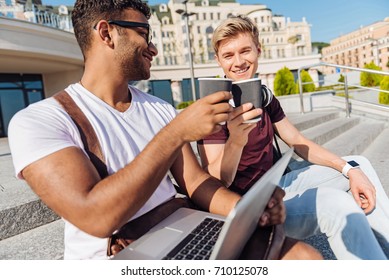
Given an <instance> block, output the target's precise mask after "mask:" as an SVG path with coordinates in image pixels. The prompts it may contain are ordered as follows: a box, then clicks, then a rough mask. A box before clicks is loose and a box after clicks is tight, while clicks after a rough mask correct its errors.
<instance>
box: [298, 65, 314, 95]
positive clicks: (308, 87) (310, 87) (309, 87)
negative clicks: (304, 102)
mask: <svg viewBox="0 0 389 280" xmlns="http://www.w3.org/2000/svg"><path fill="white" fill-rule="evenodd" d="M300 75H301V82H302V83H303V92H312V91H315V90H316V86H315V84H314V83H313V80H312V77H311V75H309V73H308V72H307V71H305V70H302V71H301V73H300ZM306 83H308V84H306ZM296 92H300V90H299V85H298V83H296Z"/></svg>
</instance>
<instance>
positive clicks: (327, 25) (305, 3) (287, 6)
mask: <svg viewBox="0 0 389 280" xmlns="http://www.w3.org/2000/svg"><path fill="white" fill-rule="evenodd" d="M42 2H43V4H46V5H54V6H57V5H61V4H64V5H73V4H74V2H75V0H42ZM167 2H168V0H149V4H150V5H154V4H158V3H167ZM237 2H239V3H241V4H264V5H266V6H267V7H268V8H269V9H271V10H272V11H273V14H281V15H283V16H285V17H290V19H291V21H297V22H298V21H302V18H303V17H305V18H306V20H307V22H308V23H309V24H310V25H311V41H312V42H327V43H329V42H330V41H331V40H332V39H335V38H337V37H339V36H341V35H344V34H347V33H350V32H352V31H354V30H357V29H358V28H360V27H361V26H367V25H370V24H372V23H375V22H377V21H381V20H383V19H384V18H385V17H389V0H324V1H319V0H237Z"/></svg>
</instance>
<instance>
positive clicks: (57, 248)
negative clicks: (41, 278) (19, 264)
mask: <svg viewBox="0 0 389 280" xmlns="http://www.w3.org/2000/svg"><path fill="white" fill-rule="evenodd" d="M63 240H64V222H63V221H62V220H58V221H55V222H51V223H48V224H45V225H43V226H40V227H37V228H35V229H32V230H29V231H27V232H24V233H21V234H18V235H16V236H13V237H10V238H7V239H5V240H1V241H0V260H59V259H63V249H64V243H63V242H64V241H63Z"/></svg>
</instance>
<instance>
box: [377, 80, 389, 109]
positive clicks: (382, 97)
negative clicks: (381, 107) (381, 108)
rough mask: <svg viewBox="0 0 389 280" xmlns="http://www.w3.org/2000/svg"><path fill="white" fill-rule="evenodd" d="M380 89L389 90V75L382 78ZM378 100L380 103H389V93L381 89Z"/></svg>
mask: <svg viewBox="0 0 389 280" xmlns="http://www.w3.org/2000/svg"><path fill="white" fill-rule="evenodd" d="M380 89H381V90H387V91H389V76H385V77H384V78H383V79H382V80H381V83H380ZM378 102H379V103H380V104H385V105H389V93H387V92H383V91H380V93H379V95H378Z"/></svg>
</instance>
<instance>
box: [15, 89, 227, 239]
mask: <svg viewBox="0 0 389 280" xmlns="http://www.w3.org/2000/svg"><path fill="white" fill-rule="evenodd" d="M229 98H230V94H229V93H227V92H219V93H217V94H214V95H211V96H209V97H207V98H204V99H202V100H199V101H198V102H196V103H195V104H192V105H191V106H190V107H189V108H187V109H185V110H184V111H183V112H182V113H180V114H179V115H178V116H177V117H176V118H175V119H174V120H173V121H172V122H171V123H170V124H168V125H167V126H166V127H165V128H163V129H161V131H160V132H159V133H158V134H157V135H156V136H155V137H154V138H153V140H152V141H151V142H150V143H149V144H148V145H147V146H146V147H145V149H144V150H143V151H142V152H141V153H140V154H139V155H138V156H137V157H136V158H135V159H134V160H133V161H132V162H131V163H129V164H128V165H126V166H125V167H124V168H122V169H121V170H119V171H118V172H116V173H115V174H112V175H110V176H108V177H107V178H105V179H103V180H101V179H100V178H99V175H98V174H97V171H96V170H95V168H94V167H93V165H92V163H91V162H90V160H89V159H88V158H87V157H86V156H85V155H84V153H83V152H82V151H81V150H80V149H78V148H75V147H71V148H65V149H62V150H59V151H58V152H55V153H53V154H51V155H49V156H46V157H44V158H42V159H39V160H37V161H35V162H34V163H32V164H30V165H28V166H27V167H25V168H24V169H23V171H22V173H23V177H24V178H25V179H26V181H27V183H28V184H29V185H30V186H31V188H32V189H33V190H34V191H35V192H36V193H37V194H38V196H39V197H40V198H41V199H42V200H43V201H44V202H45V203H46V204H47V205H48V206H49V207H50V208H52V209H53V210H54V211H55V212H56V213H57V214H58V215H60V216H61V217H63V218H65V219H66V220H68V221H69V222H71V223H72V224H74V225H75V226H77V227H78V228H80V229H81V230H83V231H85V232H87V233H89V234H91V235H94V236H98V237H107V236H110V235H111V234H112V232H113V231H115V230H116V229H117V228H119V227H120V226H121V225H123V224H124V223H125V222H127V221H128V220H129V219H130V218H131V217H132V216H133V215H134V214H135V213H136V212H137V211H138V210H139V209H140V208H141V207H142V206H143V205H144V203H145V202H146V201H147V200H148V199H149V197H150V196H151V194H152V193H153V192H154V191H155V189H156V188H157V187H158V185H159V183H160V182H161V180H162V178H163V177H164V176H165V175H166V173H167V171H168V169H169V168H170V166H171V165H172V164H173V162H174V160H175V159H176V157H177V156H178V154H179V151H180V150H181V148H182V146H183V145H184V144H185V143H186V142H188V141H195V140H198V139H201V138H203V137H205V136H206V135H208V134H210V133H214V132H216V131H217V130H218V129H220V125H218V123H220V122H222V121H226V120H228V118H229V112H230V110H231V109H230V105H229V104H227V103H219V102H220V101H221V100H226V99H229ZM199 124H200V125H199ZM145 166H147V168H144V167H145Z"/></svg>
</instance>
